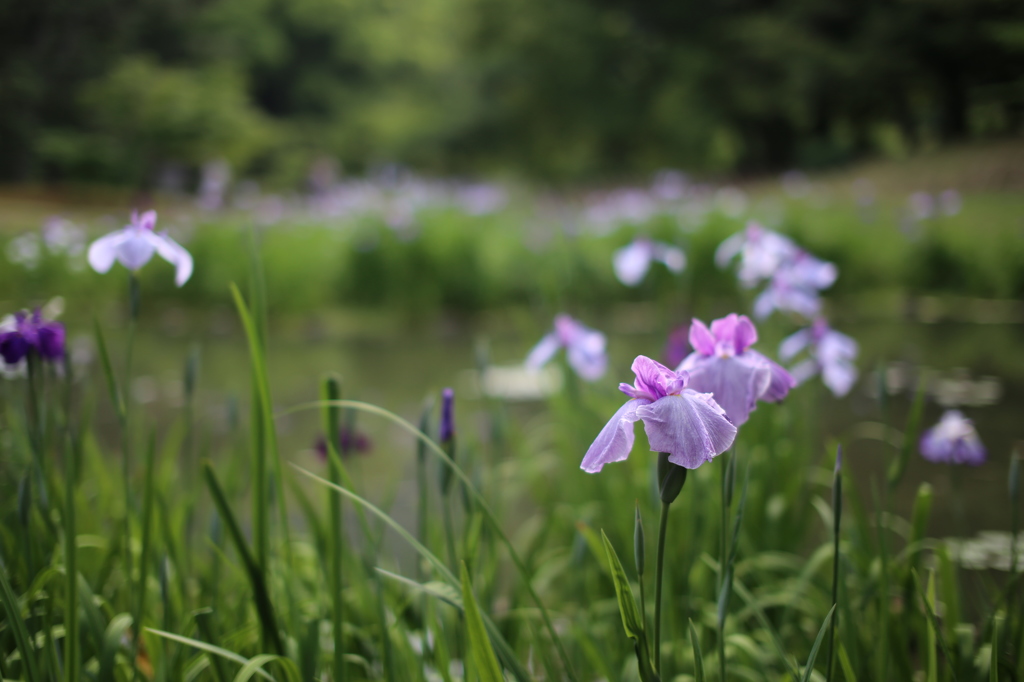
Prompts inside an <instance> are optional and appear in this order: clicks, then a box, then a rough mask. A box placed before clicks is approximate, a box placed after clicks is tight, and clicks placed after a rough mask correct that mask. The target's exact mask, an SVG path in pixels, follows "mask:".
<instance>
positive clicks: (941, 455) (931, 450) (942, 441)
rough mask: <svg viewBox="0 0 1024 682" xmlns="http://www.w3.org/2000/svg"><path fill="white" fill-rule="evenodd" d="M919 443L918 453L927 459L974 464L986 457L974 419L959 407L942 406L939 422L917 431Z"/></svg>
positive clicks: (981, 461) (979, 462)
mask: <svg viewBox="0 0 1024 682" xmlns="http://www.w3.org/2000/svg"><path fill="white" fill-rule="evenodd" d="M919 447H920V449H921V455H922V456H923V457H924V458H925V459H927V460H928V461H930V462H948V463H950V464H971V465H974V466H977V465H979V464H982V463H984V461H985V457H986V452H985V446H984V445H982V444H981V439H980V438H978V432H977V431H975V430H974V422H972V421H971V420H970V419H968V418H967V417H965V416H964V415H963V414H962V413H961V412H960V411H959V410H946V412H945V414H943V415H942V419H941V420H940V421H939V423H938V424H936V425H935V426H933V427H932V428H930V429H928V430H927V431H925V432H924V433H923V434H922V435H921V442H920V443H919Z"/></svg>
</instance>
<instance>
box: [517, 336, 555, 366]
mask: <svg viewBox="0 0 1024 682" xmlns="http://www.w3.org/2000/svg"><path fill="white" fill-rule="evenodd" d="M561 347H562V344H561V343H559V341H558V335H557V334H555V333H554V332H551V333H550V334H545V335H544V338H542V339H541V340H540V341H538V342H537V345H536V346H534V347H533V349H532V350H531V351H530V354H529V355H527V356H526V361H525V364H526V366H527V367H529V368H530V369H540V368H541V367H543V366H544V365H546V364H548V363H549V362H550V361H551V358H553V357H555V353H557V352H558V349H559V348H561Z"/></svg>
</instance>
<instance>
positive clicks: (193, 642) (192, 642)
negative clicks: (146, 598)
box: [100, 628, 274, 682]
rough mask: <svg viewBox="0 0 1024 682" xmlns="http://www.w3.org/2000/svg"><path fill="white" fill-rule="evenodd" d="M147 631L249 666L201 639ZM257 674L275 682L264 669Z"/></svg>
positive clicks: (256, 672) (234, 655) (240, 657)
mask: <svg viewBox="0 0 1024 682" xmlns="http://www.w3.org/2000/svg"><path fill="white" fill-rule="evenodd" d="M146 631H147V632H151V633H153V634H154V635H156V636H157V637H163V638H164V639H169V640H171V641H172V642H177V643H178V644H184V645H186V646H190V647H192V648H193V649H198V650H199V651H205V652H206V653H208V654H213V655H214V656H220V657H221V658H225V659H227V660H229V661H232V662H233V663H237V664H238V665H241V666H246V665H248V664H249V659H248V658H246V657H245V656H241V655H239V654H236V653H235V652H234V651H229V650H227V649H224V648H221V647H219V646H214V645H212V644H209V643H207V642H204V641H202V640H199V639H192V638H191V637H182V636H181V635H176V634H174V633H173V632H166V631H164V630H157V629H155V628H146ZM255 674H256V675H258V676H259V677H262V678H263V679H265V680H270V681H271V682H274V678H273V677H272V676H271V675H270V674H269V673H267V672H266V671H265V670H263V669H258V670H256V671H255ZM100 679H103V678H100Z"/></svg>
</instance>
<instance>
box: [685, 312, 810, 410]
mask: <svg viewBox="0 0 1024 682" xmlns="http://www.w3.org/2000/svg"><path fill="white" fill-rule="evenodd" d="M756 342H757V329H756V328H755V327H754V323H753V322H751V321H750V318H748V317H747V316H746V315H736V314H735V313H733V314H731V315H728V316H727V317H723V318H721V319H719V320H715V321H714V322H712V323H711V329H710V330H709V329H708V328H707V326H706V325H705V324H704V323H703V322H701V321H700V320H698V319H696V318H694V320H693V324H692V325H691V326H690V345H691V346H693V351H694V352H693V353H691V354H690V355H689V356H687V358H686V359H685V360H683V362H682V364H680V365H679V367H678V368H677V371H686V372H689V374H690V386H691V387H692V388H693V389H694V390H696V391H701V392H704V393H711V394H712V395H714V397H715V402H717V403H718V404H719V405H721V406H722V407H723V408H724V409H725V413H726V415H728V417H729V420H730V421H731V422H732V423H733V424H735V425H736V426H741V425H742V424H744V423H745V422H746V421H747V418H748V417H749V416H750V413H751V412H752V411H753V410H754V408H755V407H756V404H757V401H758V400H764V401H767V402H773V403H774V402H778V401H780V400H782V399H783V398H785V397H786V395H787V394H788V393H789V389H791V388H793V387H794V386H796V382H795V381H794V380H793V377H791V376H790V375H789V372H787V371H786V370H785V369H783V368H782V367H781V366H780V365H778V364H776V363H775V362H772V361H771V360H769V359H768V358H766V357H765V356H763V355H761V354H760V353H758V352H757V351H756V350H752V349H751V348H750V346H751V345H753V344H754V343H756Z"/></svg>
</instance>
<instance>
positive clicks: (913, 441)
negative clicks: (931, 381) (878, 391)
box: [888, 372, 928, 488]
mask: <svg viewBox="0 0 1024 682" xmlns="http://www.w3.org/2000/svg"><path fill="white" fill-rule="evenodd" d="M927 388H928V375H927V373H926V372H922V373H921V376H920V377H919V378H918V380H917V391H916V392H915V393H914V404H913V405H912V406H911V408H910V415H909V416H908V417H907V428H906V429H904V431H903V447H901V448H900V454H899V457H898V458H897V459H895V460H894V461H893V463H892V464H891V465H890V466H889V472H888V479H889V487H890V488H894V487H896V485H897V484H898V483H899V482H900V480H901V479H902V478H903V472H904V471H906V470H907V462H909V461H910V453H911V452H913V450H914V446H916V445H917V432H918V430H919V429H920V428H921V416H922V415H923V414H924V398H925V394H926V393H927V392H928V391H927Z"/></svg>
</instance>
